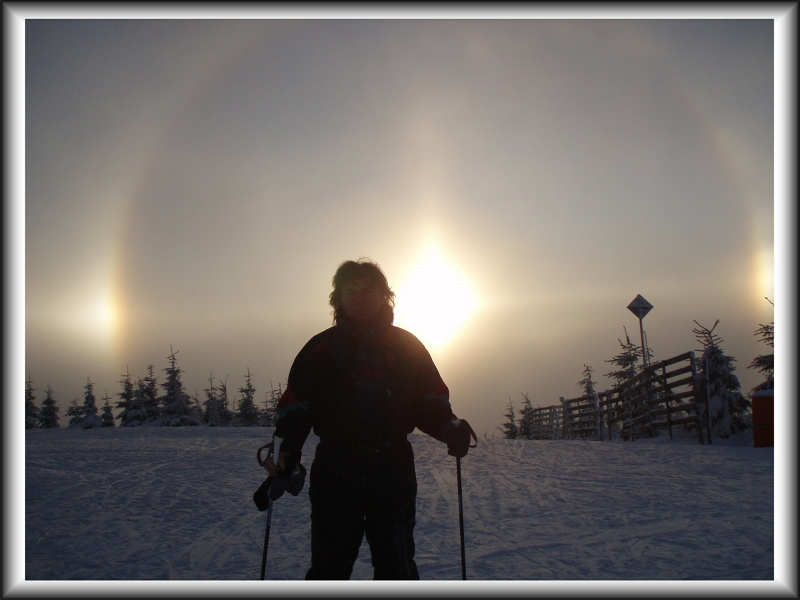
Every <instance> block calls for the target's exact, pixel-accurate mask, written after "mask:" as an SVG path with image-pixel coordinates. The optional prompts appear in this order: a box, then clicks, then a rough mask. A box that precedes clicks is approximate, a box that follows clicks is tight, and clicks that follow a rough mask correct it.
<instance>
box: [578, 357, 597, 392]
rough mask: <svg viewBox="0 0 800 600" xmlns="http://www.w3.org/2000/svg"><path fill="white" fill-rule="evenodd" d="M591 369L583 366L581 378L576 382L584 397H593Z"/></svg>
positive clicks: (585, 365)
mask: <svg viewBox="0 0 800 600" xmlns="http://www.w3.org/2000/svg"><path fill="white" fill-rule="evenodd" d="M592 371H593V369H592V367H591V366H589V365H587V364H585V363H584V365H583V377H582V378H581V379H580V380H578V385H579V386H580V387H581V389H582V390H583V393H584V394H585V395H586V396H589V397H593V396H594V393H595V392H594V379H592Z"/></svg>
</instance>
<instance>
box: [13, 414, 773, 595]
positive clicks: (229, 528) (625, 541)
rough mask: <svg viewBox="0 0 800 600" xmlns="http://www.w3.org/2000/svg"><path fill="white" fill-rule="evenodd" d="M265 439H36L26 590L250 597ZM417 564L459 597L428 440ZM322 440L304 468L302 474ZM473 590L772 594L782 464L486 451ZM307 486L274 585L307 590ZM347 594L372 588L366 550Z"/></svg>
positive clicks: (281, 546)
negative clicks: (692, 585)
mask: <svg viewBox="0 0 800 600" xmlns="http://www.w3.org/2000/svg"><path fill="white" fill-rule="evenodd" d="M271 437H272V431H271V429H265V428H207V427H181V428H160V427H140V428H119V429H117V428H114V429H95V430H75V429H58V430H29V431H27V432H26V456H25V469H26V470H25V494H26V501H25V569H26V579H28V580H51V579H69V580H168V579H177V580H253V579H258V578H259V571H260V566H261V556H262V550H263V543H264V529H265V524H266V513H264V512H259V511H258V510H257V509H256V507H255V505H254V504H253V501H252V494H253V492H254V491H255V489H256V488H257V487H258V485H259V484H260V483H261V482H262V481H263V479H264V478H265V477H266V473H265V472H264V471H263V469H262V468H261V467H259V465H258V464H257V463H256V459H255V456H256V450H257V449H258V447H259V446H261V445H262V444H264V443H265V442H266V441H268V440H269V439H271ZM409 439H410V440H411V442H412V445H413V447H414V453H415V457H416V465H417V481H418V488H419V491H418V496H417V524H416V529H415V541H416V560H417V565H418V567H419V570H420V576H421V577H422V578H423V579H428V580H438V579H460V577H461V565H460V549H459V526H458V495H457V486H456V467H455V459H454V458H453V457H451V456H448V455H447V451H446V447H445V446H444V445H443V444H441V443H440V442H437V441H436V440H433V439H432V438H430V437H428V436H425V435H423V434H419V433H416V432H415V433H414V434H412V435H411V436H410V437H409ZM316 442H317V439H316V438H315V437H314V436H313V435H312V436H310V437H309V440H308V441H307V443H306V446H305V448H304V452H303V463H304V464H305V465H306V467H309V466H310V462H311V458H312V457H313V455H314V449H315V447H316ZM462 486H463V503H464V527H465V541H466V559H467V576H468V578H470V579H483V580H533V581H536V580H588V579H599V580H618V579H624V580H661V579H665V580H675V579H688V580H707V579H708V580H738V579H767V580H771V579H772V578H773V513H772V508H773V451H772V448H752V447H748V446H744V445H740V446H737V445H722V444H714V445H711V446H701V445H699V444H696V443H694V444H692V443H687V442H683V441H675V442H663V441H658V440H655V441H637V442H634V443H624V442H594V441H592V442H589V441H575V440H570V441H567V440H559V441H540V440H505V439H497V438H492V439H483V440H481V441H480V442H479V444H478V447H477V448H475V449H473V450H471V451H470V453H469V455H468V456H467V457H465V458H464V459H462ZM307 490H308V482H306V486H305V487H304V489H303V491H302V492H301V493H300V495H299V496H297V497H291V496H289V495H285V496H284V497H283V498H281V499H280V500H278V502H276V504H275V508H274V511H273V517H272V526H271V532H270V541H269V553H268V561H267V578H268V579H289V580H296V579H303V578H304V576H305V572H306V570H307V569H308V562H309V557H310V522H309V514H310V505H309V501H308V494H307ZM352 578H353V579H371V578H372V565H371V562H370V557H369V546H368V544H367V543H366V540H364V542H363V543H362V546H361V551H360V553H359V556H358V559H357V561H356V564H355V566H354V569H353V575H352Z"/></svg>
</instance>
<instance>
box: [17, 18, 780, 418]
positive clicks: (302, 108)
mask: <svg viewBox="0 0 800 600" xmlns="http://www.w3.org/2000/svg"><path fill="white" fill-rule="evenodd" d="M25 36H26V38H25V47H26V55H25V60H26V65H25V67H26V107H25V109H26V130H25V135H26V190H25V219H26V226H25V277H26V279H25V292H26V296H25V307H26V332H25V334H26V338H25V341H26V347H25V356H26V370H27V371H28V372H29V373H30V376H31V378H32V380H33V382H34V385H35V387H37V388H38V390H39V392H38V397H39V401H41V399H42V398H43V396H44V392H43V390H44V387H45V386H46V385H47V384H48V383H49V384H50V385H51V386H52V387H53V389H54V392H55V396H56V398H57V400H58V401H59V403H60V405H61V406H62V412H61V419H62V424H64V423H65V422H66V421H67V419H66V416H65V414H64V413H65V411H66V407H67V406H68V405H69V402H70V401H71V400H72V399H73V398H78V397H80V394H81V391H82V386H83V384H84V383H85V380H86V377H87V376H90V377H91V378H92V380H93V381H95V382H96V393H97V396H98V399H99V398H101V397H102V395H103V394H104V393H105V392H107V393H109V394H110V395H116V393H117V392H118V391H119V385H118V383H117V382H118V380H119V379H120V375H121V373H122V372H123V371H124V370H125V368H126V367H127V368H129V369H130V372H131V373H132V374H133V375H135V376H141V375H144V371H145V368H146V366H147V365H148V364H151V363H152V364H154V365H155V367H156V369H157V371H158V373H159V375H160V379H159V381H163V368H164V367H165V366H166V356H167V354H168V352H169V348H170V345H172V346H173V347H174V348H176V349H178V350H179V354H178V358H179V364H180V366H181V367H182V368H184V369H185V383H186V384H187V391H189V392H190V393H197V394H198V396H200V397H201V399H203V398H204V396H203V392H202V390H203V388H204V387H206V385H207V379H208V376H209V373H210V372H213V374H214V376H215V377H224V376H226V375H229V386H230V387H231V388H234V389H235V388H237V387H239V386H240V385H242V383H243V375H244V372H245V371H246V370H247V369H248V368H249V369H250V370H251V372H252V373H253V376H254V383H255V385H256V387H257V388H258V394H259V398H258V399H259V400H263V397H264V396H263V392H264V391H265V389H267V388H268V387H269V385H270V382H273V383H275V384H277V383H278V382H285V380H286V377H287V375H288V370H289V367H290V365H291V361H292V360H293V358H294V356H295V355H296V353H297V352H298V350H299V349H300V348H301V347H302V345H303V344H304V343H305V342H306V341H307V340H308V338H310V337H311V336H312V335H314V334H315V333H317V332H319V331H321V330H322V329H325V328H326V327H328V326H330V324H331V311H330V307H329V306H328V303H327V300H328V293H329V292H330V289H331V288H330V281H331V277H332V275H333V272H334V271H335V269H336V267H337V266H338V265H339V264H340V263H341V262H342V261H344V260H346V259H353V258H358V257H369V258H372V259H373V260H375V261H377V262H378V263H379V264H380V266H381V267H382V268H383V269H384V272H385V273H386V275H387V277H388V279H389V282H390V285H392V286H393V287H394V288H395V290H396V291H397V292H398V298H397V301H398V306H397V310H398V317H400V314H401V312H402V310H403V307H404V306H405V307H406V308H407V309H408V307H410V306H412V304H413V301H414V299H415V298H417V297H418V295H419V294H420V293H421V291H420V286H419V284H417V285H416V287H415V284H414V283H413V282H414V281H419V280H420V278H421V277H422V275H421V273H420V269H423V271H424V266H425V265H427V266H428V267H429V268H433V267H434V266H435V265H437V264H438V265H439V267H438V268H439V269H440V270H439V271H438V272H434V273H433V276H432V278H431V277H429V278H428V279H427V281H428V282H429V283H428V284H427V285H428V286H429V288H428V289H429V290H430V291H431V293H432V294H433V296H432V297H429V298H428V300H427V305H428V306H430V307H434V308H435V307H436V306H439V305H441V303H442V301H444V303H445V304H446V310H445V313H444V314H442V315H439V314H438V313H436V314H435V315H434V323H433V325H437V324H438V325H441V324H443V323H445V324H446V320H447V319H448V318H450V317H454V316H455V317H458V316H459V315H461V316H462V317H463V319H462V320H461V321H460V325H459V324H458V323H455V324H454V325H453V327H454V329H453V330H452V331H451V332H450V335H449V336H445V337H437V336H436V335H435V328H434V327H433V325H431V324H430V323H428V324H426V323H425V322H424V320H422V317H423V315H421V314H419V312H416V313H415V312H414V311H411V312H408V310H410V309H408V310H407V311H406V315H407V316H406V317H405V320H403V321H402V322H401V321H400V320H398V323H397V324H398V325H402V326H406V327H407V328H408V329H410V330H411V331H412V332H414V333H417V334H418V335H419V337H420V338H421V339H422V340H423V341H424V342H426V343H428V345H429V348H430V350H431V354H432V355H433V358H434V360H435V362H436V363H437V365H438V367H439V370H440V372H441V373H442V375H443V377H444V379H445V381H446V382H447V383H448V385H449V387H450V391H451V400H452V403H453V406H454V409H455V411H456V413H457V414H459V415H460V416H464V417H466V418H468V419H469V420H470V421H471V422H472V423H473V425H475V426H476V430H479V431H486V432H491V431H494V430H495V428H496V427H497V426H498V425H499V424H500V423H501V422H502V420H503V412H504V406H505V404H506V402H507V401H508V399H509V397H510V398H511V399H512V400H513V401H514V403H515V404H517V405H518V403H519V400H520V395H521V393H522V392H526V393H528V394H529V396H530V398H531V400H532V401H533V402H534V404H536V405H541V406H544V405H550V404H555V403H557V402H558V398H559V396H565V397H575V396H578V395H580V388H579V386H578V384H577V381H578V379H580V377H581V371H582V369H583V365H584V364H585V363H588V364H590V365H591V366H592V367H593V368H594V371H595V376H596V378H597V379H598V381H599V384H600V388H601V389H605V388H606V387H607V383H608V380H607V378H606V377H605V376H604V374H605V373H607V372H608V371H609V370H610V365H608V364H607V363H606V362H605V361H606V360H608V359H609V358H611V356H613V355H614V354H616V353H617V351H618V350H619V345H618V341H617V338H619V337H623V336H624V331H623V327H627V330H628V332H629V333H630V335H631V339H632V341H634V342H636V343H637V344H638V343H639V328H638V321H637V320H636V318H635V317H634V316H633V315H632V314H631V313H630V312H629V311H628V310H627V309H626V306H627V304H628V303H629V302H630V301H631V300H632V299H633V298H634V296H636V294H639V293H640V294H642V295H643V296H644V297H645V298H647V299H648V300H649V301H650V302H651V303H652V304H653V305H654V308H653V310H652V312H651V313H650V314H649V315H648V316H647V317H646V318H645V320H644V324H645V328H646V331H647V335H648V342H649V345H650V346H651V347H652V348H653V350H654V351H655V358H656V359H663V358H668V357H671V356H674V355H676V354H679V353H682V352H685V351H688V350H692V349H697V348H699V344H698V342H697V341H696V340H695V338H694V336H693V334H692V332H691V330H692V328H693V327H694V323H693V320H694V319H697V320H699V321H700V322H702V323H703V324H705V325H708V326H711V325H712V324H713V323H714V321H715V320H716V319H720V324H719V326H718V328H717V332H718V333H719V334H720V335H721V336H722V338H723V339H724V342H723V348H724V349H725V350H726V352H727V353H728V354H731V355H733V356H734V357H735V358H736V360H737V367H738V368H737V375H739V377H740V379H741V381H742V383H743V387H744V388H745V391H747V390H749V389H750V388H751V387H752V386H753V385H755V384H757V383H759V382H760V380H761V378H760V377H759V375H758V373H756V372H754V371H753V370H751V369H747V368H746V366H747V364H748V363H749V362H750V361H751V360H752V358H753V357H754V356H756V355H757V354H760V353H764V352H766V351H768V349H767V347H766V346H764V345H762V344H761V343H760V342H758V340H756V339H755V338H754V336H753V330H754V329H755V327H756V326H757V325H758V323H760V322H768V321H771V320H772V318H773V311H772V308H771V306H770V305H769V303H767V302H766V300H764V299H763V298H764V296H768V297H769V298H770V299H773V281H772V264H773V89H774V88H773V23H772V21H771V20H769V19H764V20H746V21H745V20H706V21H699V20H673V21H671V20H647V21H643V20H537V19H534V20H438V21H437V20H429V21H425V20H401V21H392V20H387V21H379V20H210V21H182V20H133V21H125V20H122V21H108V20H28V21H27V23H26V26H25ZM434 256H435V257H436V258H435V259H434ZM437 261H438V262H437ZM442 265H446V266H442ZM422 279H423V280H424V277H422ZM448 281H450V282H451V283H449V284H447V285H444V284H445V283H447V282H448ZM439 284H442V285H443V287H441V288H439V287H437V286H439ZM404 298H405V300H406V302H405V305H404ZM466 301H469V302H470V303H469V305H467V304H465V302H466ZM434 308H432V311H434V312H435V310H434ZM470 311H471V312H470ZM462 313H464V314H462ZM467 313H468V314H467ZM115 401H116V396H115ZM101 403H102V401H100V400H98V404H101Z"/></svg>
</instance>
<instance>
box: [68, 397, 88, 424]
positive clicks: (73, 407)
mask: <svg viewBox="0 0 800 600" xmlns="http://www.w3.org/2000/svg"><path fill="white" fill-rule="evenodd" d="M83 414H84V413H83V406H81V405H80V404H78V399H77V398H73V400H72V402H71V403H70V405H69V408H68V409H67V416H68V417H69V424H68V427H80V426H81V425H82V424H83Z"/></svg>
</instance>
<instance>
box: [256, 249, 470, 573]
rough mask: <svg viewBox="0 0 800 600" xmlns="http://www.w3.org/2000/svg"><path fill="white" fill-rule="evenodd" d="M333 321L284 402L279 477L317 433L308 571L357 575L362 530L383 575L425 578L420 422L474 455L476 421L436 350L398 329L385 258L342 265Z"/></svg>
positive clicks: (298, 362) (307, 350)
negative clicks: (459, 406) (437, 361)
mask: <svg viewBox="0 0 800 600" xmlns="http://www.w3.org/2000/svg"><path fill="white" fill-rule="evenodd" d="M330 304H331V306H333V311H334V313H333V321H334V326H333V327H330V328H329V329H326V330H325V331H323V332H322V333H319V334H317V335H315V336H314V337H312V338H311V339H310V340H309V341H308V342H307V343H306V345H305V346H304V347H303V348H302V350H300V352H299V354H298V355H297V357H296V358H295V360H294V363H293V364H292V367H291V370H290V372H289V381H288V385H287V387H286V391H285V393H284V394H283V396H282V397H281V399H280V401H279V403H278V409H277V421H276V424H275V439H274V441H275V451H276V453H277V454H276V456H277V460H278V462H277V465H275V464H274V463H272V462H271V461H270V462H269V463H268V465H267V466H268V469H269V470H270V473H271V474H273V476H275V477H277V478H280V477H281V476H284V477H285V476H286V474H287V473H290V472H291V471H292V470H293V469H294V467H295V465H297V464H298V463H299V461H300V458H301V449H302V447H303V443H304V442H305V440H306V438H307V436H308V434H309V431H310V430H311V428H312V427H313V428H314V433H315V434H316V435H318V436H319V440H320V441H319V444H318V445H317V449H316V453H315V456H314V461H313V463H312V466H311V476H310V485H309V496H310V499H311V568H310V569H309V570H308V572H307V573H306V579H349V578H350V575H351V572H352V570H353V563H354V562H355V559H356V558H357V556H358V551H359V548H360V546H361V541H362V538H363V536H364V533H366V535H367V541H368V543H369V547H370V551H371V555H372V565H373V569H374V578H375V579H419V573H418V571H417V565H416V563H415V562H414V536H413V530H414V522H415V511H416V495H417V479H416V473H415V470H414V455H413V451H412V448H411V444H410V443H409V442H408V440H407V436H408V434H409V433H411V432H412V431H413V429H414V427H418V428H419V429H420V430H422V431H423V432H425V433H427V434H428V435H431V436H433V437H434V438H436V439H438V440H440V441H442V442H444V443H446V444H447V445H448V452H449V453H450V454H451V455H453V456H457V457H462V456H464V455H466V453H467V449H468V447H469V442H470V436H474V433H473V431H472V428H471V427H470V426H469V424H468V423H467V422H466V421H465V420H463V419H457V418H456V417H455V415H454V414H453V412H452V410H451V407H450V401H449V392H448V389H447V386H446V385H445V383H444V381H442V378H441V377H440V375H439V372H438V370H437V369H436V366H435V365H434V364H433V360H432V359H431V356H430V354H429V353H428V351H427V350H426V349H425V347H424V346H423V345H422V343H421V342H420V341H419V340H418V339H417V338H416V337H415V336H414V335H412V334H411V333H409V332H408V331H405V330H403V329H400V328H398V327H394V326H393V325H392V321H393V318H394V313H393V306H394V293H393V292H392V290H391V289H390V287H389V285H388V282H387V281H386V277H385V276H384V274H383V273H382V272H381V270H380V268H379V267H378V265H376V264H374V263H372V262H367V261H364V260H360V261H358V262H355V261H346V262H344V263H342V264H341V265H340V266H339V268H338V269H337V271H336V273H335V275H334V276H333V291H332V292H331V294H330Z"/></svg>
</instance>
